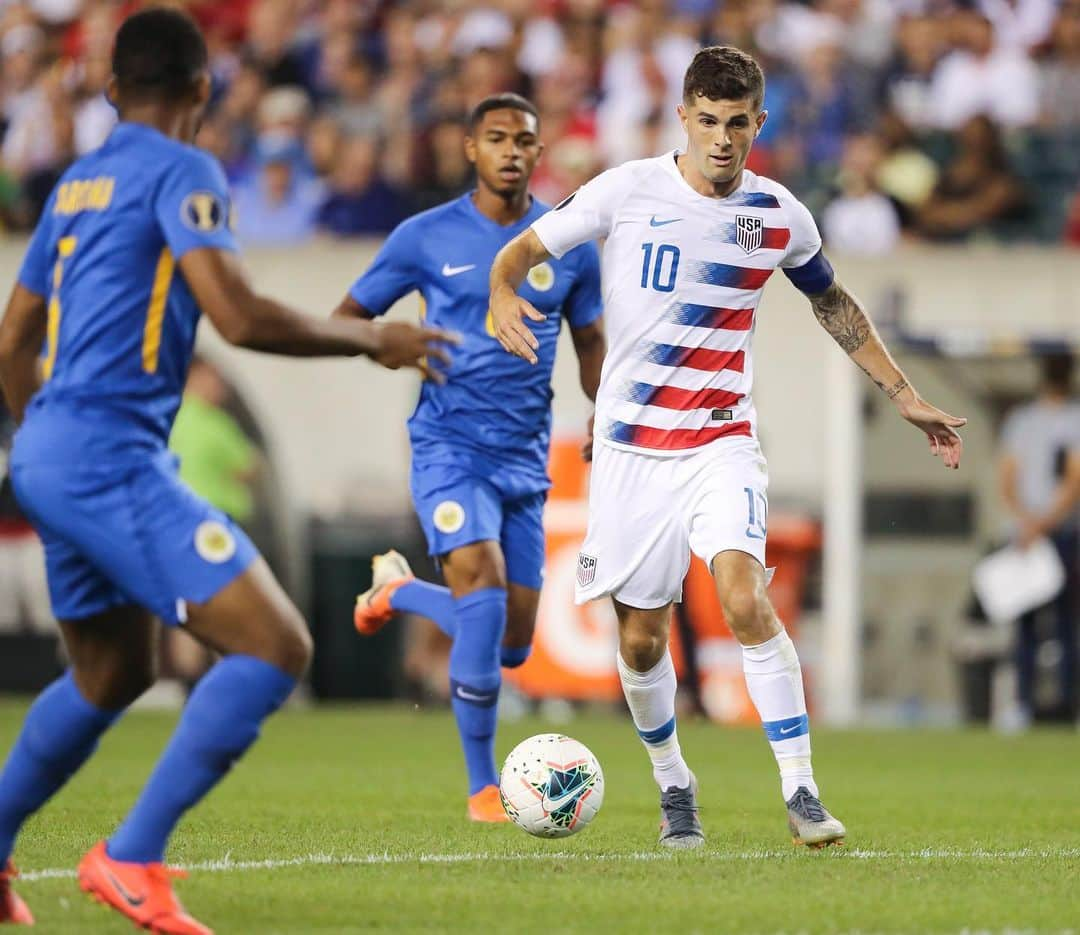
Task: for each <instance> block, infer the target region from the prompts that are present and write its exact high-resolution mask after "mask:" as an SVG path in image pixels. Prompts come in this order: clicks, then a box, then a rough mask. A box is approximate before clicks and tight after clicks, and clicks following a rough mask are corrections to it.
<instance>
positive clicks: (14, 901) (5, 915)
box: [0, 860, 34, 925]
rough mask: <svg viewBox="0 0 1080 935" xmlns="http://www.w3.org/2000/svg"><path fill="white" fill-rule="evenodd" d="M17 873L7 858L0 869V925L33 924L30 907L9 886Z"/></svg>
mask: <svg viewBox="0 0 1080 935" xmlns="http://www.w3.org/2000/svg"><path fill="white" fill-rule="evenodd" d="M18 875H19V871H18V870H16V869H15V865H14V864H13V863H12V862H11V861H10V860H9V861H8V862H7V863H6V864H4V869H3V870H0V925H3V924H4V923H5V922H6V923H9V924H11V925H33V924H34V917H33V915H31V914H30V909H29V908H28V907H27V905H26V903H24V902H23V901H22V900H21V899H20V898H19V895H18V893H16V892H15V890H13V889H12V888H11V881H12V880H14V879H15V877H17V876H18Z"/></svg>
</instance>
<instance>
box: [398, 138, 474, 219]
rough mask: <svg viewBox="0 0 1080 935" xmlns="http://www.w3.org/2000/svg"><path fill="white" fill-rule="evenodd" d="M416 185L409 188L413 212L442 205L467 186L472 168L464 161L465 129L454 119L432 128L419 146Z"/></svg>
mask: <svg viewBox="0 0 1080 935" xmlns="http://www.w3.org/2000/svg"><path fill="white" fill-rule="evenodd" d="M417 161H418V163H419V165H418V169H417V173H416V175H417V184H416V185H415V186H414V187H413V189H412V204H413V208H414V209H415V210H416V211H424V210H426V209H427V208H434V207H435V205H440V204H444V203H445V202H447V201H449V200H450V199H451V198H453V197H455V196H456V195H460V194H461V193H462V192H464V191H465V189H466V188H467V187H468V185H469V182H470V180H471V179H472V166H470V165H469V161H468V160H467V159H466V158H465V127H464V125H463V124H462V123H461V122H460V121H457V120H443V121H441V122H439V123H437V124H435V126H433V127H432V128H431V129H430V130H429V131H428V133H427V136H426V138H425V140H424V142H423V145H422V146H421V147H420V156H419V158H418V160H417Z"/></svg>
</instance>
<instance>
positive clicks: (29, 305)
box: [0, 283, 48, 422]
mask: <svg viewBox="0 0 1080 935" xmlns="http://www.w3.org/2000/svg"><path fill="white" fill-rule="evenodd" d="M45 308H46V306H45V297H44V296H41V295H38V294H37V293H36V292H31V291H30V290H29V289H27V288H26V286H24V285H22V284H21V283H16V284H15V288H14V289H12V290H11V298H10V299H8V306H7V311H6V312H4V320H3V321H2V322H0V386H2V387H3V390H4V399H6V400H7V407H8V409H10V410H11V414H12V416H13V417H14V419H15V421H16V422H22V418H23V413H24V412H25V411H26V404H27V403H29V402H30V397H31V396H33V395H34V393H36V392H37V390H38V387H39V386H40V385H41V372H40V369H39V366H38V356H39V355H40V353H41V347H42V345H43V344H44V343H45V332H46V323H47V320H48V319H47V317H46V314H45Z"/></svg>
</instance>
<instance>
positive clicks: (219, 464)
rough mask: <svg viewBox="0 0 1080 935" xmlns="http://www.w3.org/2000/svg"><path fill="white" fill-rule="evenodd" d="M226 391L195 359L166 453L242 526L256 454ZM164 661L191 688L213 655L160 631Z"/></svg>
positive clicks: (207, 365)
mask: <svg viewBox="0 0 1080 935" xmlns="http://www.w3.org/2000/svg"><path fill="white" fill-rule="evenodd" d="M228 396H229V386H228V384H227V383H226V382H225V378H224V377H223V376H222V375H221V372H220V371H219V370H218V369H217V367H215V366H214V365H213V364H212V363H211V362H210V361H208V360H207V359H206V358H205V357H195V358H194V359H193V360H192V361H191V369H190V370H189V371H188V378H187V384H186V385H185V386H184V397H183V400H182V402H181V403H180V409H179V411H178V412H177V413H176V421H175V422H174V423H173V429H172V434H171V435H170V436H169V448H170V449H171V450H172V452H173V454H175V455H176V456H177V457H178V458H179V459H180V480H182V481H183V482H184V483H185V484H187V485H188V486H189V487H190V488H191V489H192V490H193V491H195V493H196V494H197V495H198V496H200V497H202V498H203V499H204V500H206V501H207V502H208V503H209V504H210V505H211V506H215V507H217V508H218V509H219V510H221V512H223V513H225V514H226V515H227V516H229V517H230V518H231V519H234V520H235V521H236V522H237V523H239V524H240V525H241V526H244V527H246V526H247V525H248V524H249V522H250V521H251V518H252V515H253V513H254V504H255V501H254V497H253V495H252V491H251V483H252V481H253V480H254V478H255V475H256V472H257V471H258V467H259V453H258V450H257V449H256V447H255V445H254V444H252V442H251V440H250V439H249V438H248V437H247V435H245V434H244V432H243V430H242V429H241V428H240V426H239V425H238V424H237V422H236V420H235V419H234V418H233V417H232V416H231V415H229V413H228V412H227V411H226V409H225V403H226V402H227V400H228ZM164 636H165V640H164V643H165V658H166V664H167V666H168V667H169V668H170V669H172V670H173V671H174V673H175V675H176V676H177V677H179V678H180V679H181V680H182V681H183V682H184V683H185V684H186V685H188V686H194V684H195V683H196V682H197V681H198V679H199V677H200V676H201V675H202V674H203V673H204V672H205V671H206V670H207V669H208V668H209V667H210V665H211V663H212V662H213V654H212V653H210V652H209V650H207V649H206V647H204V646H203V645H202V644H200V643H198V642H196V641H195V640H193V639H192V638H191V637H190V636H188V635H187V634H186V633H184V632H183V630H182V629H181V628H177V629H170V630H166V631H165V633H164Z"/></svg>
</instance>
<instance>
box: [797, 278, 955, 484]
mask: <svg viewBox="0 0 1080 935" xmlns="http://www.w3.org/2000/svg"><path fill="white" fill-rule="evenodd" d="M809 298H810V305H811V307H812V308H813V310H814V317H815V318H817V320H818V322H819V323H820V324H821V327H822V328H824V329H825V330H826V331H827V332H829V334H830V335H832V338H833V340H834V341H836V343H837V344H839V345H840V347H841V348H843V350H844V352H845V353H846V354H847V355H848V356H849V357H850V358H851V359H852V360H853V361H854V362H855V363H856V364H858V366H859V367H860V368H861V369H862V370H863V372H864V373H865V374H866V375H867V376H868V377H870V379H871V380H873V381H874V383H876V384H877V386H878V388H879V389H880V390H881V391H882V392H883V393H885V395H886V396H888V398H889V399H890V400H892V402H893V404H894V405H895V406H896V408H897V409H898V410H899V412H900V415H901V416H903V418H905V419H907V421H908V422H910V423H911V424H912V425H914V426H915V427H916V428H917V429H919V430H920V431H921V432H923V433H924V434H925V435H926V437H927V439H928V440H929V443H930V452H931V454H933V455H935V456H940V457H941V459H942V461H944V463H945V465H946V467H952V468H955V467H959V466H960V453H961V451H962V449H963V442H962V441H961V439H960V435H959V434H958V433H957V431H956V430H957V429H958V428H960V427H961V426H962V425H964V424H965V423H966V422H967V419H959V418H957V417H955V416H950V415H949V414H948V413H946V412H942V411H941V410H940V409H938V408H937V407H935V406H932V405H930V403H928V402H926V400H924V399H923V398H922V397H921V396H919V394H918V392H916V390H915V387H913V386H912V385H911V383H910V382H909V381H908V379H907V377H906V376H904V372H903V371H902V370H901V369H900V368H899V367H898V366H897V364H896V361H895V360H893V358H892V355H891V354H890V353H889V350H888V348H886V347H885V344H884V342H883V341H882V340H881V336H880V335H879V334H878V333H877V329H876V328H875V327H874V325H873V322H871V321H870V319H869V317H867V314H866V312H865V311H864V310H863V308H862V305H860V304H859V300H858V299H857V298H855V296H854V295H852V294H851V293H850V292H849V291H848V290H847V289H846V288H845V287H844V286H843V284H842V283H840V281H839V280H833V282H832V285H830V286H829V287H828V288H827V289H826V290H825V291H824V292H819V293H817V294H815V295H811V296H810V297H809Z"/></svg>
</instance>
